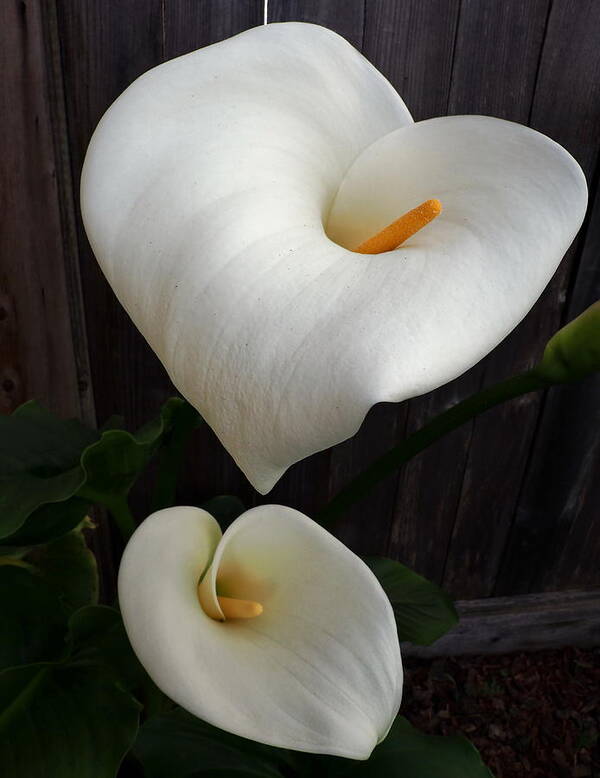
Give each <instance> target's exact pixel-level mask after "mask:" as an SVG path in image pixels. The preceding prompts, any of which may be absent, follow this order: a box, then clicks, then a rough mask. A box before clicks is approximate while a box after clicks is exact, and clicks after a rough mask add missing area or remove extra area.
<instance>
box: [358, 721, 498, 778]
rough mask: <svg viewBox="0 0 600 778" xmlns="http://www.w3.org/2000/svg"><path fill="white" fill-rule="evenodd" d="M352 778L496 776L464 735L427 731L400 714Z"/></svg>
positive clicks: (465, 777)
mask: <svg viewBox="0 0 600 778" xmlns="http://www.w3.org/2000/svg"><path fill="white" fill-rule="evenodd" d="M349 776H350V777H351V778H382V777H385V778H493V776H492V773H491V772H490V771H489V769H488V768H487V767H486V766H485V765H484V763H483V762H482V760H481V756H480V755H479V752H478V751H477V749H476V748H475V747H474V746H473V745H471V743H469V741H468V740H466V739H465V738H463V737H441V736H438V735H423V734H421V733H420V732H418V731H417V730H415V729H413V728H412V727H411V725H410V724H409V723H408V722H407V721H406V720H403V719H402V717H398V719H397V720H396V723H395V724H394V727H393V728H392V731H391V732H390V734H389V735H388V737H387V738H386V739H385V740H384V742H383V743H381V744H380V745H379V746H378V747H377V748H376V749H375V751H374V752H373V754H372V755H371V758H370V759H369V760H368V761H367V762H361V763H359V764H357V766H356V767H355V768H354V769H353V770H352V771H351V772H350V773H349Z"/></svg>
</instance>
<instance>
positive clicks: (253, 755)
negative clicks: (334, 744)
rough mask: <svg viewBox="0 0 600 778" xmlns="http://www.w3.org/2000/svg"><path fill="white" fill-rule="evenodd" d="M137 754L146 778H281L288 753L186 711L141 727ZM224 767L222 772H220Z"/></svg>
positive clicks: (150, 721) (174, 713)
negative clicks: (235, 733)
mask: <svg viewBox="0 0 600 778" xmlns="http://www.w3.org/2000/svg"><path fill="white" fill-rule="evenodd" d="M134 753H135V755H136V756H137V757H138V759H139V760H140V761H141V762H142V764H143V766H144V774H145V776H146V778H192V776H198V778H199V777H200V776H207V775H211V774H212V773H213V771H215V775H223V776H226V775H231V776H234V775H235V776H240V778H242V776H244V777H246V778H247V777H248V776H255V777H256V778H259V777H260V778H262V777H263V776H264V778H281V775H282V774H286V775H289V771H288V772H287V773H282V767H284V766H285V765H286V764H287V763H288V756H287V755H288V752H286V751H284V750H283V749H278V748H270V747H269V746H263V745H261V744H259V743H255V742H253V741H252V740H246V739H245V738H240V737H236V736H235V735H231V734H229V733H228V732H223V730H220V729H217V728H216V727H212V726H211V725H210V724H207V723H206V722H205V721H201V720H200V719H197V718H195V717H194V716H192V715H191V714H190V713H187V712H186V711H184V710H182V709H181V708H180V709H177V710H175V711H172V712H171V713H167V714H164V715H162V716H157V717H155V718H153V719H150V720H149V721H147V722H146V723H145V724H144V726H143V727H141V729H140V731H139V734H138V738H137V741H136V744H135V747H134ZM217 771H219V772H217Z"/></svg>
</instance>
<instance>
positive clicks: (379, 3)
mask: <svg viewBox="0 0 600 778" xmlns="http://www.w3.org/2000/svg"><path fill="white" fill-rule="evenodd" d="M458 5H459V4H458V2H452V3H448V2H437V1H436V2H433V3H430V4H428V6H427V7H425V6H424V4H423V3H419V2H412V0H411V2H404V3H396V2H389V0H375V2H369V3H367V5H366V8H365V12H366V13H365V31H364V44H363V53H364V54H365V56H366V57H367V58H368V59H369V60H370V61H371V62H373V64H374V65H375V66H376V67H378V68H379V69H380V70H381V72H382V73H383V74H384V75H385V76H386V77H387V78H388V79H389V80H390V82H391V83H392V84H393V86H394V87H395V88H396V89H397V90H398V92H399V93H400V95H401V96H402V97H403V99H404V101H405V102H406V104H407V106H408V108H409V109H410V110H411V111H412V112H413V113H414V115H415V118H417V119H420V118H425V117H426V116H430V115H434V114H441V113H445V111H446V105H447V101H448V90H449V85H450V71H451V64H452V54H453V49H454V34H455V29H456V19H457V16H458ZM399 358H400V357H399ZM407 410H408V405H407V404H403V405H396V404H391V403H385V404H383V403H382V404H380V405H377V406H376V407H375V408H373V409H372V410H371V411H370V413H369V414H368V416H367V418H366V420H365V423H364V424H363V425H362V427H361V429H360V431H359V432H358V434H357V435H356V436H355V437H354V438H353V439H352V440H350V441H348V442H347V443H345V444H343V445H342V446H338V447H336V448H335V449H334V450H333V452H332V456H331V471H330V476H329V479H330V486H329V489H330V493H331V494H332V495H333V494H335V493H336V492H337V491H338V490H339V489H340V488H341V487H342V486H343V484H344V483H345V482H347V481H348V480H350V479H351V478H352V477H353V476H354V475H356V474H358V473H359V472H361V470H363V469H364V468H365V467H367V466H368V465H369V464H370V463H371V462H372V461H373V460H374V459H375V458H377V457H378V456H380V455H381V454H383V453H384V452H385V451H386V450H388V449H389V448H391V447H392V446H393V445H395V444H396V443H397V442H398V441H399V440H400V439H401V438H402V437H403V436H404V434H405V430H406V417H407ZM398 479H399V475H398V474H397V475H394V476H392V477H390V478H389V479H387V481H386V482H385V483H383V484H380V485H379V486H378V487H377V489H376V490H374V491H373V493H372V494H371V495H369V498H368V499H367V500H365V501H364V502H363V503H361V504H360V505H357V506H356V507H354V508H353V509H352V510H351V511H349V512H348V514H347V516H346V517H345V518H344V519H343V521H340V522H339V523H338V527H337V534H338V535H339V536H340V537H341V538H342V539H343V540H344V542H346V543H347V544H348V545H349V546H350V547H351V548H354V549H357V550H360V551H361V552H362V553H366V554H367V553H368V554H378V553H379V554H380V553H385V552H387V551H388V545H389V535H390V528H391V525H392V520H393V517H394V502H395V493H396V485H397V483H398ZM399 521H402V519H400V520H399ZM397 526H398V523H397V524H396V525H395V527H397ZM392 545H393V544H392Z"/></svg>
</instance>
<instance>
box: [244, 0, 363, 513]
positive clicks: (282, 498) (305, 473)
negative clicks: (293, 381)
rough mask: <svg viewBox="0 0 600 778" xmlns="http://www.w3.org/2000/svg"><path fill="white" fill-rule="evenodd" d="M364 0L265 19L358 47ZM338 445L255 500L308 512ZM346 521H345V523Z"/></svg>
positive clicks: (305, 5) (283, 5) (277, 4)
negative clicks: (303, 26)
mask: <svg viewBox="0 0 600 778" xmlns="http://www.w3.org/2000/svg"><path fill="white" fill-rule="evenodd" d="M364 14H365V0H331V1H330V2H327V3H323V2H319V0H270V2H269V14H268V19H269V22H284V21H299V22H300V21H301V22H310V23H313V24H321V25H323V26H325V27H328V28H329V29H331V30H334V31H335V32H337V33H339V34H340V35H342V36H343V37H344V38H346V40H348V41H350V43H352V44H353V45H354V46H356V47H357V48H358V49H360V48H361V46H362V42H363V32H364ZM339 449H340V447H339V446H338V447H337V448H335V449H333V452H332V451H327V452H324V453H321V454H316V455H315V456H313V457H310V458H309V459H306V460H304V461H302V462H299V463H297V464H296V465H294V467H292V468H290V470H289V471H288V472H287V473H286V475H285V476H284V477H283V478H282V479H281V481H280V482H279V483H278V484H277V486H276V487H275V489H274V490H273V491H272V492H271V493H270V494H268V495H267V496H266V498H263V497H259V496H258V495H256V499H255V502H277V503H283V504H286V505H291V506H292V507H294V508H298V509H299V510H301V511H304V512H305V513H307V514H308V515H309V516H311V515H315V513H316V512H317V510H318V509H319V508H320V507H322V506H323V505H324V504H325V502H326V501H327V497H328V494H329V473H330V467H331V464H330V463H331V457H332V456H335V455H336V452H337V451H338V450H339ZM349 523H350V522H348V524H349Z"/></svg>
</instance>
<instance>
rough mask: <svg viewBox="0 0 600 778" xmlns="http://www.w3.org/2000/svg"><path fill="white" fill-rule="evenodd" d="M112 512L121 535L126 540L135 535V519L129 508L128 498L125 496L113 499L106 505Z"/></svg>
mask: <svg viewBox="0 0 600 778" xmlns="http://www.w3.org/2000/svg"><path fill="white" fill-rule="evenodd" d="M106 507H107V508H108V510H109V512H110V515H111V516H112V517H113V519H114V520H115V524H116V525H117V527H118V528H119V532H120V533H121V537H122V538H123V540H124V541H125V542H127V541H128V540H129V538H130V537H131V536H132V535H133V532H134V530H135V519H134V518H133V514H132V513H131V510H130V508H129V503H128V502H127V498H126V497H123V498H121V499H118V500H114V501H111V503H110V504H107V506H106Z"/></svg>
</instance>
